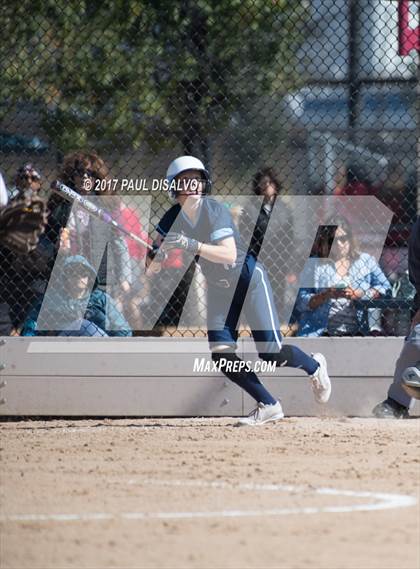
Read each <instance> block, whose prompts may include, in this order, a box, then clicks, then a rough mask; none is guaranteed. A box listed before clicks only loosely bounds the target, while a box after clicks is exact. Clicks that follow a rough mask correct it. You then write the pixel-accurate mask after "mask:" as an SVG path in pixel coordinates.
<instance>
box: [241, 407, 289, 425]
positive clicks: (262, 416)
mask: <svg viewBox="0 0 420 569" xmlns="http://www.w3.org/2000/svg"><path fill="white" fill-rule="evenodd" d="M283 417H284V413H283V409H282V407H281V404H280V401H277V403H275V404H274V405H264V403H258V406H257V407H256V409H254V410H253V411H252V412H251V413H250V414H249V415H248V417H245V418H244V419H240V420H239V421H238V423H237V426H238V427H242V426H246V425H251V426H255V425H264V423H269V422H270V421H278V420H279V419H283Z"/></svg>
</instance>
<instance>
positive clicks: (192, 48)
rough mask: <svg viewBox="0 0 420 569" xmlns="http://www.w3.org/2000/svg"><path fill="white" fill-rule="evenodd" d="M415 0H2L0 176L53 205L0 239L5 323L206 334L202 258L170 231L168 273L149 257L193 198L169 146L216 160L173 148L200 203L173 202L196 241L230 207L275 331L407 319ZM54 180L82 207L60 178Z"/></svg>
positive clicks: (414, 182) (351, 327) (384, 324)
mask: <svg viewBox="0 0 420 569" xmlns="http://www.w3.org/2000/svg"><path fill="white" fill-rule="evenodd" d="M418 10H419V8H418V5H417V3H416V2H409V1H399V2H398V1H393V0H322V1H319V0H218V1H217V2H216V1H213V0H197V1H195V2H192V1H190V0H180V1H173V0H155V1H153V2H147V1H141V0H112V1H110V0H109V1H108V0H100V1H98V0H93V1H92V0H90V1H84V0H74V1H73V0H70V1H68V0H67V1H64V0H54V1H49V0H47V1H43V2H41V1H40V2H37V1H35V2H34V1H33V0H31V1H28V0H22V1H21V2H19V3H16V2H12V1H6V2H4V3H3V9H2V41H1V44H0V75H1V81H0V116H1V126H0V169H1V173H2V182H1V183H2V188H0V190H1V189H2V191H3V192H5V191H6V192H7V195H8V201H9V205H10V203H13V202H14V201H16V200H20V199H22V198H24V199H29V197H30V196H31V195H33V194H34V193H39V194H40V195H41V196H43V197H44V198H45V199H46V200H48V223H47V226H46V229H45V232H44V233H43V234H42V235H41V237H40V239H39V243H38V245H37V246H36V248H35V249H34V250H33V251H31V252H30V253H28V254H18V253H16V252H15V251H13V250H12V249H10V248H8V247H7V245H5V244H4V243H3V244H0V335H11V334H13V335H42V334H44V335H58V334H61V335H75V334H78V335H117V336H124V335H131V334H134V335H147V334H166V335H183V336H201V335H205V333H206V316H207V290H208V289H209V287H211V286H213V284H214V283H213V284H212V283H211V278H209V277H208V275H205V274H204V273H205V271H204V269H203V267H201V268H200V263H198V264H197V263H196V260H197V257H196V258H195V260H194V254H192V253H191V251H188V250H186V249H185V247H184V248H183V247H181V246H180V247H172V248H170V249H169V248H168V249H167V251H166V256H165V258H164V259H163V260H162V263H159V264H160V269H161V270H160V271H159V272H158V271H157V269H158V267H157V264H158V262H157V261H158V258H155V259H154V261H153V263H155V264H154V265H153V263H152V264H151V265H149V261H147V262H146V258H147V255H148V251H150V249H151V247H153V241H154V240H155V239H156V238H157V235H158V233H156V230H155V228H156V226H157V225H158V224H159V222H160V220H161V219H162V217H163V216H164V215H165V213H166V212H167V211H168V210H169V209H170V208H173V206H174V204H176V203H180V201H182V199H183V198H182V197H181V195H182V189H184V195H185V181H184V182H183V183H184V186H182V187H181V189H180V187H179V186H177V187H176V186H173V185H170V182H171V181H172V179H171V177H170V176H169V178H168V177H167V169H168V167H169V165H170V163H171V162H172V161H173V160H174V159H175V158H177V157H180V156H194V157H196V158H197V159H199V160H201V161H202V163H203V164H204V166H205V168H206V172H204V171H203V170H200V168H198V170H197V168H192V167H191V163H188V161H187V162H186V163H185V164H187V166H188V164H190V166H189V167H187V166H185V167H184V170H183V171H184V172H185V171H189V172H190V173H191V172H193V173H194V171H196V174H195V177H192V178H191V179H192V181H193V184H192V186H194V183H196V186H197V187H198V188H200V189H196V188H194V190H193V191H192V192H190V194H191V193H193V194H195V196H193V197H192V198H191V199H193V200H195V202H194V203H195V206H194V207H196V211H195V213H194V214H191V216H190V217H188V214H185V211H181V213H180V214H179V215H180V216H182V215H184V218H185V219H184V227H185V224H186V223H187V224H188V223H189V224H190V226H191V228H192V229H191V232H192V234H191V235H190V237H194V235H197V234H199V233H200V231H201V229H203V228H202V227H201V228H199V229H197V225H199V224H198V221H197V219H199V218H200V216H201V217H203V215H204V214H203V212H207V213H208V212H211V211H212V209H211V207H210V206H209V207H207V206H206V207H204V206H203V205H202V204H203V203H205V202H209V201H211V202H213V201H219V202H222V203H223V204H224V208H225V209H227V211H228V214H229V215H228V220H230V219H231V220H232V223H233V224H234V230H235V231H236V230H237V231H238V232H239V234H240V238H241V243H242V244H241V245H239V240H237V242H236V245H237V247H238V248H240V247H242V249H243V250H244V251H245V252H246V251H247V252H248V254H250V255H253V256H254V257H255V258H258V261H259V262H260V263H262V264H263V265H264V266H265V269H266V274H267V275H268V278H269V281H270V282H271V287H272V290H273V296H274V301H275V304H276V306H277V309H278V313H279V315H280V320H281V329H282V332H283V333H284V334H286V335H303V336H305V335H313V336H320V335H403V334H405V333H406V332H407V330H408V328H409V324H410V309H411V304H412V299H413V296H414V292H415V290H414V288H413V286H412V284H411V283H410V281H409V278H408V264H407V241H408V237H409V233H410V228H411V226H412V224H413V221H414V220H415V218H416V215H417V209H418V206H417V203H418V197H417V194H418V177H417V173H418V170H417V162H418V146H417V133H418V130H416V129H418V121H419V108H418V100H419V97H418V95H419V91H418V69H419V52H418V49H419V43H418V41H419V40H418V26H419V12H418ZM185 168H187V169H186V170H185ZM178 169H179V168H178ZM179 170H182V168H181V169H179ZM197 172H198V174H197ZM209 179H211V181H212V185H211V186H212V193H211V197H209V196H208V191H209V187H210V184H209V183H208V180H209ZM56 180H59V182H61V183H62V184H65V186H66V187H67V188H70V189H72V190H74V191H75V192H76V193H77V195H78V196H81V197H82V198H84V200H88V202H90V205H89V203H88V204H86V201H80V200H78V199H76V198H75V197H74V196H73V197H71V196H70V197H69V196H64V195H63V193H59V190H58V189H57V188H60V186H59V185H58V184H56V185H55V186H54V189H52V188H51V184H52V183H53V182H54V181H56ZM173 180H175V181H179V176H178V178H177V177H176V176H175V177H174V178H173ZM3 182H4V184H3ZM192 186H191V187H192ZM61 187H62V186H61ZM200 192H201V194H200ZM197 195H198V196H199V197H198V198H197ZM188 199H190V197H189V196H188V198H187V201H188ZM4 202H5V199H3V207H4ZM92 204H93V205H94V206H95V207H96V208H99V209H100V211H99V217H98V209H96V210H95V211H94V208H93V206H92ZM200 208H201V209H200ZM101 212H102V213H101ZM104 212H105V213H104ZM197 212H198V213H197ZM194 215H195V216H196V217H194ZM206 215H207V214H206ZM208 215H210V213H208ZM222 217H223V216H222ZM200 219H201V218H200ZM161 223H163V224H164V222H161ZM200 223H201V224H204V225H205V224H206V223H210V222H209V220H208V219H207V221H203V220H201V222H200ZM226 223H227V225H229V223H230V221H229V222H225V225H226ZM216 226H217V224H216ZM187 227H188V225H187ZM217 227H218V228H217V229H216V230H215V232H213V231H210V233H209V235H210V238H211V239H210V241H209V242H208V243H212V244H213V245H220V244H222V245H223V244H226V240H229V236H230V235H232V233H229V232H228V233H223V231H224V230H226V228H225V227H223V224H220V223H219V226H217ZM229 227H230V226H229ZM194 231H195V232H196V233H194ZM220 231H221V233H220ZM197 232H198V233H197ZM218 232H219V233H218ZM129 233H131V235H129ZM184 233H188V231H187V232H184ZM133 235H134V236H135V237H133ZM187 236H188V235H187ZM138 238H140V240H139V239H138ZM203 241H204V242H205V241H206V240H205V239H203ZM208 243H206V244H208ZM184 245H185V244H184ZM192 252H193V253H194V251H193V250H192ZM203 255H204V253H203ZM200 258H201V257H200ZM208 262H210V263H212V262H215V261H212V260H210V261H209V260H208ZM217 263H219V264H222V261H221V260H220V259H219V260H218V261H217ZM146 265H149V267H148V268H147V270H146ZM210 272H211V271H210ZM222 280H223V279H222ZM219 284H220V283H219ZM223 286H224V285H222V287H223ZM230 286H232V284H231V283H230ZM227 288H229V283H228V284H227ZM241 330H242V333H243V334H247V333H248V328H247V324H246V321H245V320H244V322H242V323H241Z"/></svg>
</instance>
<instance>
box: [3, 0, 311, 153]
mask: <svg viewBox="0 0 420 569" xmlns="http://www.w3.org/2000/svg"><path fill="white" fill-rule="evenodd" d="M304 4H305V3H304V2H302V1H301V0H299V1H298V0H219V1H217V0H196V1H195V2H194V1H192V0H191V1H190V0H183V1H174V0H77V1H75V0H67V1H66V0H35V1H34V0H21V1H20V2H19V3H15V2H14V1H12V0H9V1H8V2H6V3H5V6H4V8H3V12H2V40H3V41H2V43H1V46H0V73H1V77H2V81H1V83H0V98H1V101H2V102H4V103H5V106H4V109H6V111H7V109H8V108H10V107H11V106H13V105H15V104H18V103H20V102H22V101H28V100H29V101H32V102H34V103H35V104H36V105H37V107H39V108H40V110H41V113H42V117H43V126H44V127H45V129H46V130H47V132H48V134H49V135H50V137H51V139H52V140H53V141H54V143H55V144H56V145H57V146H58V148H60V150H62V151H63V152H66V151H67V150H69V149H70V148H76V147H80V146H85V145H91V146H93V145H94V146H96V147H99V148H100V147H104V146H106V147H109V148H120V149H123V148H128V147H138V146H139V145H140V143H141V142H142V140H144V139H146V140H148V141H149V143H150V144H154V145H156V146H159V147H160V146H162V145H164V144H173V143H174V141H176V140H177V141H179V140H181V141H182V142H183V143H184V147H186V148H187V147H188V143H189V141H194V139H200V140H201V139H203V138H204V137H206V136H207V135H208V134H209V133H210V132H212V131H214V130H215V129H218V128H220V127H223V126H224V125H225V124H226V121H227V120H228V118H229V116H230V115H231V113H232V112H233V111H235V110H238V108H239V107H240V106H241V105H243V104H245V103H246V104H247V105H249V104H250V101H252V100H254V99H257V98H258V97H260V96H261V95H263V94H267V93H269V92H272V91H273V90H275V91H277V92H278V91H279V90H280V91H284V90H287V88H289V87H290V86H292V85H294V82H295V78H294V77H293V74H292V73H291V71H290V70H291V69H292V67H293V66H291V65H290V63H291V61H292V60H293V53H294V49H295V45H296V42H297V41H299V36H298V31H297V30H299V29H302V25H301V24H302V22H303V21H304V18H305V11H304Z"/></svg>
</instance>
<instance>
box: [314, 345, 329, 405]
mask: <svg viewBox="0 0 420 569" xmlns="http://www.w3.org/2000/svg"><path fill="white" fill-rule="evenodd" d="M311 355H312V357H313V358H314V360H316V361H317V362H318V363H319V368H318V369H317V370H316V372H315V373H314V374H313V375H311V376H310V379H311V387H312V391H313V393H314V397H315V401H316V402H317V403H326V402H327V401H328V399H329V398H330V395H331V381H330V378H329V377H328V371H327V360H326V359H325V357H324V356H323V355H322V354H319V353H318V354H311Z"/></svg>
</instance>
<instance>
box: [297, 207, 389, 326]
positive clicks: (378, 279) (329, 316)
mask: <svg viewBox="0 0 420 569" xmlns="http://www.w3.org/2000/svg"><path fill="white" fill-rule="evenodd" d="M311 256H313V257H319V258H323V259H327V262H325V263H322V264H317V265H316V266H315V269H313V268H312V267H313V266H314V265H312V264H311V263H309V264H308V265H307V267H308V268H307V269H306V270H305V271H304V274H303V276H302V282H305V281H306V282H308V279H309V278H312V282H313V283H314V286H313V287H311V288H301V289H300V291H299V295H298V299H297V302H296V309H297V311H298V313H299V318H298V321H299V328H298V332H297V335H298V336H322V335H326V336H354V335H359V334H361V333H362V334H368V333H369V329H366V325H365V324H364V319H363V317H362V314H361V311H360V310H358V309H357V308H356V307H355V305H354V303H353V302H352V301H354V300H360V299H375V298H378V297H380V296H382V295H386V294H387V293H388V292H390V290H391V285H390V283H389V281H388V279H387V278H386V276H385V275H384V273H383V271H382V269H381V268H380V266H379V264H378V263H377V262H376V260H375V259H374V258H373V257H372V256H371V255H369V254H367V253H363V252H361V251H360V250H359V248H358V246H357V244H356V241H355V239H354V236H353V233H352V229H351V225H350V224H349V222H348V221H347V220H346V219H344V218H340V219H335V220H334V221H331V223H330V224H329V223H328V222H327V223H326V224H325V226H324V227H323V228H322V230H321V233H320V234H318V239H317V242H316V244H315V248H314V250H313V252H312V254H311ZM310 272H311V274H309V273H310ZM372 316H373V315H372V314H371V315H370V320H372ZM375 316H376V319H377V318H378V314H377V312H376V311H375ZM379 317H380V314H379ZM375 324H376V325H377V324H378V323H377V322H375ZM372 325H373V324H372Z"/></svg>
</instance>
